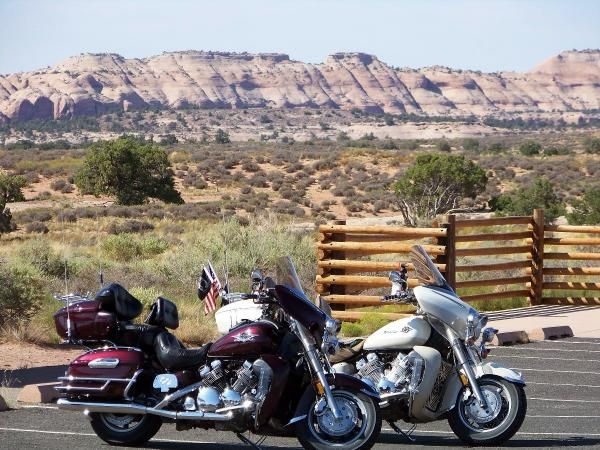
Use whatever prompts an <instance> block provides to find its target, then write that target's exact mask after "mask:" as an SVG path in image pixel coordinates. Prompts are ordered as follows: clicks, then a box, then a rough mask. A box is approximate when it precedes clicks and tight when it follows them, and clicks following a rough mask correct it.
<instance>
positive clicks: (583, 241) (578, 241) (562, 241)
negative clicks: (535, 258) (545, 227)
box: [528, 237, 600, 245]
mask: <svg viewBox="0 0 600 450" xmlns="http://www.w3.org/2000/svg"><path fill="white" fill-rule="evenodd" d="M528 242H529V241H528ZM544 245H600V238H563V237H560V238H555V237H545V238H544Z"/></svg>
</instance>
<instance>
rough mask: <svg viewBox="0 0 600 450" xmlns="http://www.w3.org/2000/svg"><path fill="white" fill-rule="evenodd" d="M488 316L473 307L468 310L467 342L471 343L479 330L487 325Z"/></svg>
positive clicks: (478, 333)
mask: <svg viewBox="0 0 600 450" xmlns="http://www.w3.org/2000/svg"><path fill="white" fill-rule="evenodd" d="M487 322H488V317H487V316H486V315H485V314H479V313H478V312H477V311H475V310H474V309H471V310H470V311H469V315H468V317H467V332H466V335H467V342H468V343H470V344H472V343H474V342H475V341H476V340H477V338H479V336H480V335H481V330H482V329H483V327H485V326H486V325H487Z"/></svg>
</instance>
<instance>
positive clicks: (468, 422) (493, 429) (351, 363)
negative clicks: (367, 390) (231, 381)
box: [330, 246, 527, 445]
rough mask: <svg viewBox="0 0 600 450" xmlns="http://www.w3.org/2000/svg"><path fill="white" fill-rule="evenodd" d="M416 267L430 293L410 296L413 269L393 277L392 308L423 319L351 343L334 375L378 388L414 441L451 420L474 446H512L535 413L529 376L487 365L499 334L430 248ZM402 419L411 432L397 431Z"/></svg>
mask: <svg viewBox="0 0 600 450" xmlns="http://www.w3.org/2000/svg"><path fill="white" fill-rule="evenodd" d="M411 260H412V263H413V264H414V267H415V271H416V275H417V278H418V279H419V280H420V282H421V284H422V286H418V287H415V288H414V289H413V290H412V291H410V290H409V289H408V288H407V281H406V269H404V270H403V271H402V272H392V273H391V274H390V278H391V280H392V282H393V286H394V289H393V290H392V295H390V296H387V297H384V300H385V301H394V302H397V303H402V304H414V305H416V306H417V312H416V314H415V315H414V316H412V317H409V318H405V319H401V320H397V321H395V322H392V323H389V324H387V325H386V326H384V327H382V328H381V329H379V330H377V331H376V332H375V333H373V334H372V335H371V336H369V337H367V338H366V339H358V340H354V341H353V342H350V343H346V344H345V345H344V346H343V347H342V348H341V349H340V351H339V352H338V353H337V354H335V355H333V356H332V357H331V358H330V360H331V363H332V364H333V368H334V370H335V371H336V372H341V373H346V374H350V375H354V376H356V377H359V378H361V379H362V380H363V381H366V382H367V383H370V384H371V385H372V386H373V387H375V388H376V389H377V390H378V392H379V394H380V397H381V402H380V407H381V408H382V410H381V411H382V415H383V417H384V419H385V420H387V421H388V423H389V424H390V426H391V427H392V428H393V429H394V430H395V431H397V432H398V433H401V434H403V435H405V436H407V437H408V438H409V439H411V440H413V439H412V438H411V436H410V434H411V433H412V431H413V430H414V428H415V426H416V424H418V423H424V422H432V421H435V420H443V419H446V418H447V419H448V423H449V424H450V427H451V428H452V430H453V431H454V433H455V434H456V436H458V437H459V438H460V439H461V440H462V441H464V442H466V443H468V444H470V445H499V444H501V443H503V442H505V441H507V440H508V439H510V438H511V437H512V436H513V435H514V434H515V433H516V432H517V430H518V429H519V428H520V427H521V424H522V423H523V420H524V418H525V412H526V410H527V399H526V396H525V391H524V386H525V382H524V379H523V377H522V375H521V374H520V373H518V372H516V371H514V370H512V369H509V368H506V367H503V366H501V365H499V364H497V363H494V362H491V361H486V358H487V355H488V353H489V351H488V349H486V344H487V343H489V342H491V341H492V339H493V337H494V335H495V333H497V331H498V330H494V329H493V328H486V329H483V327H484V326H485V325H486V324H487V317H486V316H485V315H482V314H479V313H478V312H477V311H476V310H475V309H473V308H472V307H471V306H469V305H468V304H467V303H465V302H463V301H462V300H461V299H460V298H459V297H458V296H457V295H456V293H455V292H454V290H453V289H452V288H451V287H450V286H449V285H448V283H447V282H446V280H445V279H444V277H443V276H442V274H441V273H440V272H439V270H438V269H437V267H436V266H435V264H434V263H433V261H432V260H431V259H430V257H429V255H428V254H427V252H426V251H425V250H424V249H423V247H421V246H415V247H413V249H412V252H411ZM482 329H483V330H482ZM400 419H401V420H403V421H405V422H408V423H410V424H413V425H412V427H411V428H410V430H408V431H405V432H404V431H402V430H401V429H400V428H399V427H398V426H397V425H396V424H395V422H396V421H397V420H400Z"/></svg>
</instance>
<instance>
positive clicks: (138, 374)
mask: <svg viewBox="0 0 600 450" xmlns="http://www.w3.org/2000/svg"><path fill="white" fill-rule="evenodd" d="M143 371H144V369H139V370H136V372H135V373H134V374H133V376H132V377H131V380H129V383H127V386H125V390H124V391H123V397H125V400H133V399H132V398H131V397H130V396H129V390H130V389H131V388H132V387H133V385H134V384H135V383H136V382H137V379H138V377H139V376H140V374H141V373H142V372H143Z"/></svg>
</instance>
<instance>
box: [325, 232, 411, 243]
mask: <svg viewBox="0 0 600 450" xmlns="http://www.w3.org/2000/svg"><path fill="white" fill-rule="evenodd" d="M329 236H330V235H328V234H325V233H320V234H319V241H321V242H331V240H330V239H329ZM345 238H346V240H345V241H344V242H398V241H414V240H415V239H421V238H419V237H415V236H398V235H396V236H395V235H393V234H346V235H345ZM413 245H414V244H413Z"/></svg>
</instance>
